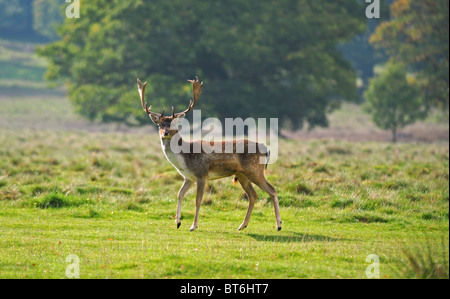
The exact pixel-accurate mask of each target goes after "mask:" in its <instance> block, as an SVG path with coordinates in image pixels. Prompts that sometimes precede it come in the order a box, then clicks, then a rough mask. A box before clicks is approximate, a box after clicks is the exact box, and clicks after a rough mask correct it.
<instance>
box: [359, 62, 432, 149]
mask: <svg viewBox="0 0 450 299" xmlns="http://www.w3.org/2000/svg"><path fill="white" fill-rule="evenodd" d="M364 95H365V98H366V100H367V103H366V106H365V108H366V109H367V111H368V112H369V113H370V114H371V115H372V120H373V121H374V123H375V124H376V125H377V126H378V127H380V128H382V129H385V130H391V132H392V141H393V142H396V141H397V131H398V129H400V128H403V127H404V126H406V125H408V124H412V123H414V122H415V121H417V120H419V119H423V118H424V117H425V115H426V110H424V109H423V107H424V105H423V101H422V98H421V97H420V86H419V85H418V84H417V81H416V80H415V78H414V77H411V76H410V77H408V76H407V73H406V68H405V66H403V65H401V64H399V63H395V62H394V61H392V60H391V61H389V62H388V63H387V65H386V67H385V69H384V71H383V72H382V73H381V74H380V75H379V76H377V77H375V78H373V79H372V80H370V85H369V88H368V89H367V90H366V92H365V93H364Z"/></svg>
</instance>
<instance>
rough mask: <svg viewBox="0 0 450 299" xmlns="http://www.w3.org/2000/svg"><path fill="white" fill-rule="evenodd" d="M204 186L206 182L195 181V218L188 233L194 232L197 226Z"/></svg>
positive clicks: (202, 180) (201, 180)
mask: <svg viewBox="0 0 450 299" xmlns="http://www.w3.org/2000/svg"><path fill="white" fill-rule="evenodd" d="M205 185H206V182H205V180H204V179H198V180H197V196H196V198H195V217H194V223H193V224H192V226H191V229H190V231H194V230H196V229H197V226H198V214H199V212H200V206H201V204H202V199H203V192H204V191H205Z"/></svg>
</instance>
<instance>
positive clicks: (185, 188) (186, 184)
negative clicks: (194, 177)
mask: <svg viewBox="0 0 450 299" xmlns="http://www.w3.org/2000/svg"><path fill="white" fill-rule="evenodd" d="M191 186H192V181H189V180H188V179H186V178H185V179H184V183H183V186H181V188H180V191H178V196H177V198H178V205H177V215H176V217H175V223H176V224H177V228H179V227H180V225H181V201H182V200H183V197H184V195H185V194H186V192H187V191H188V190H189V188H190V187H191Z"/></svg>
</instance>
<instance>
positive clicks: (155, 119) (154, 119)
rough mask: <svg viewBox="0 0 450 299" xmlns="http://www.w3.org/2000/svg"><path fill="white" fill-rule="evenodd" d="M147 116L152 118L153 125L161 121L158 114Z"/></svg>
mask: <svg viewBox="0 0 450 299" xmlns="http://www.w3.org/2000/svg"><path fill="white" fill-rule="evenodd" d="M148 116H149V117H150V119H151V120H152V122H153V123H154V124H155V125H159V123H160V122H161V118H160V117H159V116H157V115H152V114H149V115H148Z"/></svg>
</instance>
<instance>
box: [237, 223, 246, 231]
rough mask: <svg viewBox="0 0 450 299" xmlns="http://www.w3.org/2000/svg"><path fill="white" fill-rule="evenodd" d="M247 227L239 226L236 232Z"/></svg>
mask: <svg viewBox="0 0 450 299" xmlns="http://www.w3.org/2000/svg"><path fill="white" fill-rule="evenodd" d="M246 227H247V225H243V224H242V225H241V226H239V228H238V230H243V229H244V228H246Z"/></svg>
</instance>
